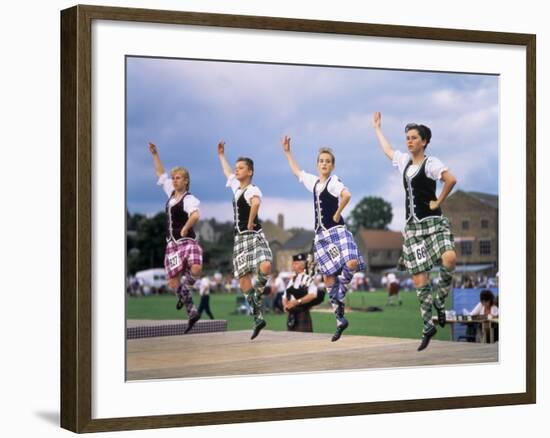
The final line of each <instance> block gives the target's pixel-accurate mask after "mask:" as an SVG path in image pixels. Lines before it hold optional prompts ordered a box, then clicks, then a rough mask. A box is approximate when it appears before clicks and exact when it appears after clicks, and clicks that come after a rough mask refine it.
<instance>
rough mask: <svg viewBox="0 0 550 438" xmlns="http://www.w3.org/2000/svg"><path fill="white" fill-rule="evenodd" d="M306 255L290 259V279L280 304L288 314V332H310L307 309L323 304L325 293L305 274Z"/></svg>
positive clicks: (311, 327)
mask: <svg viewBox="0 0 550 438" xmlns="http://www.w3.org/2000/svg"><path fill="white" fill-rule="evenodd" d="M306 260H307V254H304V253H300V254H296V255H294V256H293V257H292V274H293V275H292V278H291V279H290V281H289V282H288V287H287V288H286V293H285V294H284V295H283V301H282V304H283V306H284V310H285V311H286V312H288V318H287V328H288V330H289V331H296V332H312V331H313V323H312V321H311V314H310V312H309V309H310V308H311V307H313V306H315V305H317V304H320V303H322V302H323V300H324V298H325V291H324V290H318V289H317V286H316V285H315V283H314V281H313V278H312V277H310V276H309V275H308V274H307V272H306V268H307V265H306Z"/></svg>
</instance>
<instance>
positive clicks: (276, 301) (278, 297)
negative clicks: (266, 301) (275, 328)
mask: <svg viewBox="0 0 550 438" xmlns="http://www.w3.org/2000/svg"><path fill="white" fill-rule="evenodd" d="M285 289H286V284H285V281H284V280H283V277H282V276H281V274H280V272H278V271H275V272H274V273H273V279H272V281H271V290H272V294H273V311H274V312H278V313H284V312H285V309H284V308H283V295H284V293H285Z"/></svg>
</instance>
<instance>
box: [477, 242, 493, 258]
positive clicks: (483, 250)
mask: <svg viewBox="0 0 550 438" xmlns="http://www.w3.org/2000/svg"><path fill="white" fill-rule="evenodd" d="M479 255H491V241H490V240H480V241H479Z"/></svg>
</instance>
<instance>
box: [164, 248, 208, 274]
mask: <svg viewBox="0 0 550 438" xmlns="http://www.w3.org/2000/svg"><path fill="white" fill-rule="evenodd" d="M193 265H202V248H201V247H200V245H199V244H198V243H197V242H196V241H195V240H192V239H185V240H180V241H178V242H174V241H173V240H171V241H170V242H168V243H167V245H166V252H165V253H164V270H165V271H166V276H167V277H168V278H175V277H177V276H178V275H179V274H181V273H182V272H185V271H187V270H188V269H191V266H193Z"/></svg>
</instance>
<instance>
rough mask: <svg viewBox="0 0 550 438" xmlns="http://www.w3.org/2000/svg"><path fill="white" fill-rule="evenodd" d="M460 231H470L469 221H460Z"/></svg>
mask: <svg viewBox="0 0 550 438" xmlns="http://www.w3.org/2000/svg"><path fill="white" fill-rule="evenodd" d="M462 229H463V230H469V229H470V221H469V220H468V219H464V220H463V221H462Z"/></svg>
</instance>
